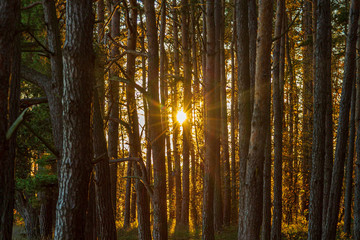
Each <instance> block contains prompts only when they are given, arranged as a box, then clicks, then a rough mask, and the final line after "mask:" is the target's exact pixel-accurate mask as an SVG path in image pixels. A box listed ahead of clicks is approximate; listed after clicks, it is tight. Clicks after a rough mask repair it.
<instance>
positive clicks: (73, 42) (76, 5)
mask: <svg viewBox="0 0 360 240" xmlns="http://www.w3.org/2000/svg"><path fill="white" fill-rule="evenodd" d="M66 16H67V21H66V39H65V40H66V41H65V45H64V49H63V63H64V93H63V127H64V131H63V134H64V135H63V137H64V139H65V140H64V141H63V155H62V162H61V169H60V176H59V198H58V202H57V207H56V225H55V226H56V227H55V237H54V238H55V239H75V238H76V239H84V237H85V236H84V228H85V221H86V219H85V216H86V206H87V194H88V184H89V178H90V172H91V168H92V166H91V159H92V153H91V152H92V151H91V136H90V128H91V126H90V112H91V97H92V86H93V84H94V73H93V67H94V53H93V50H92V49H93V48H92V34H93V22H94V15H93V14H92V1H90V0H86V1H78V0H73V1H68V2H67V5H66Z"/></svg>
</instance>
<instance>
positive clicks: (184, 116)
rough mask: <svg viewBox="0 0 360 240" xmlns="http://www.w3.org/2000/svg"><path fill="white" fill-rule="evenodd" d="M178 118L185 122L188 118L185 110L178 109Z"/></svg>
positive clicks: (180, 121)
mask: <svg viewBox="0 0 360 240" xmlns="http://www.w3.org/2000/svg"><path fill="white" fill-rule="evenodd" d="M176 120H177V121H178V122H179V123H180V124H183V122H185V120H186V113H184V112H183V111H178V113H177V114H176Z"/></svg>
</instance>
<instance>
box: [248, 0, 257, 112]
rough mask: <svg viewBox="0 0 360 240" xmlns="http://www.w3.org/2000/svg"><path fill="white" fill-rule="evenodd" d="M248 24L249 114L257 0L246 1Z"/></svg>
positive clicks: (253, 79)
mask: <svg viewBox="0 0 360 240" xmlns="http://www.w3.org/2000/svg"><path fill="white" fill-rule="evenodd" d="M248 12H249V13H248V18H249V21H248V25H249V68H250V73H249V74H250V108H251V114H252V112H253V109H254V92H255V65H256V39H257V30H258V22H257V19H258V12H257V1H256V0H249V1H248Z"/></svg>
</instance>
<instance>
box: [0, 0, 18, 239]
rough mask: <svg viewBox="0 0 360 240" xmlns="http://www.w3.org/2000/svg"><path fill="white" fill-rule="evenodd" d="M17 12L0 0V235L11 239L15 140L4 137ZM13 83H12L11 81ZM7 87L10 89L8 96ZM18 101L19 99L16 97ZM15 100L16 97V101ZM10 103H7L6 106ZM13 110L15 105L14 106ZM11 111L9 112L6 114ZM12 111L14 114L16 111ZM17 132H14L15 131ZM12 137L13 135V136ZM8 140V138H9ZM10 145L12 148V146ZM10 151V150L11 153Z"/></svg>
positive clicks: (15, 7)
mask: <svg viewBox="0 0 360 240" xmlns="http://www.w3.org/2000/svg"><path fill="white" fill-rule="evenodd" d="M19 14H20V1H13V0H10V1H8V0H6V1H1V3H0V31H1V32H2V34H1V36H0V239H1V240H7V239H11V236H12V226H13V209H14V186H15V182H14V157H15V154H14V153H15V152H14V148H13V147H12V146H11V145H12V144H14V143H15V142H14V140H11V141H12V142H13V143H9V141H8V140H7V139H6V132H7V130H8V126H9V124H11V123H12V121H13V120H12V119H8V117H10V118H13V117H14V116H12V115H13V114H12V113H11V112H14V111H13V110H11V109H9V107H11V104H12V103H9V101H10V100H16V99H11V94H14V92H13V90H14V88H13V87H10V86H11V85H13V86H16V82H17V81H18V79H17V78H16V76H17V74H16V73H15V72H14V71H13V70H14V64H16V62H15V61H19V60H20V59H19V57H17V56H18V54H19V53H18V54H16V50H15V48H16V44H17V43H18V41H16V38H17V35H18V32H17V25H18V24H17V21H18V19H19ZM14 84H15V85H14ZM9 88H12V89H11V93H10V96H9ZM17 102H18V101H17ZM15 103H16V101H15ZM9 104H10V106H9ZM15 110H16V109H15ZM8 114H10V116H9V115H8ZM15 114H17V113H16V112H15ZM15 136H16V135H15ZM13 139H14V137H13ZM11 141H10V142H11ZM12 149H13V150H12ZM12 152H13V153H12Z"/></svg>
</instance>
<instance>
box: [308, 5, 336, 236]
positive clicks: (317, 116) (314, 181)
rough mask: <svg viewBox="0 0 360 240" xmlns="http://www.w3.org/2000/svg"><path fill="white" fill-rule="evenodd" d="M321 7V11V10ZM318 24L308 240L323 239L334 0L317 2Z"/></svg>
mask: <svg viewBox="0 0 360 240" xmlns="http://www.w3.org/2000/svg"><path fill="white" fill-rule="evenodd" d="M319 9H320V10H321V11H319ZM317 10H318V12H317V24H316V40H315V56H316V57H315V79H314V85H315V86H314V123H313V124H314V125H313V127H314V130H313V144H312V166H311V182H310V205H309V230H308V239H309V240H312V239H314V240H315V239H320V238H321V232H322V207H323V187H324V155H325V119H326V117H325V116H326V88H327V87H326V85H327V84H329V82H330V80H331V76H330V75H331V69H330V66H331V64H330V59H331V49H330V48H329V45H328V44H324V43H327V42H329V41H330V39H331V36H330V35H329V31H328V30H329V28H330V27H331V23H330V2H329V1H327V0H318V1H317Z"/></svg>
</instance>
